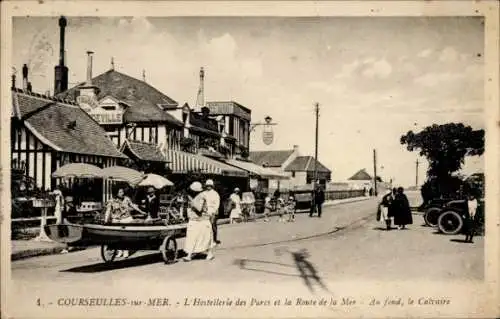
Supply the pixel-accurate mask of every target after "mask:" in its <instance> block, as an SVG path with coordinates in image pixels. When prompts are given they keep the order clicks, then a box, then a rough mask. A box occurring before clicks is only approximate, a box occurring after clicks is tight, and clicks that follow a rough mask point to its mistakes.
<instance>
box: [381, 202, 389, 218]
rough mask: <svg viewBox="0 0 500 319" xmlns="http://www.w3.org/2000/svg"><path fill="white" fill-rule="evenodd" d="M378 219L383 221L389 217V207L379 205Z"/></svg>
mask: <svg viewBox="0 0 500 319" xmlns="http://www.w3.org/2000/svg"><path fill="white" fill-rule="evenodd" d="M380 212H381V214H380V221H381V222H385V220H386V219H389V208H388V207H385V206H381V207H380Z"/></svg>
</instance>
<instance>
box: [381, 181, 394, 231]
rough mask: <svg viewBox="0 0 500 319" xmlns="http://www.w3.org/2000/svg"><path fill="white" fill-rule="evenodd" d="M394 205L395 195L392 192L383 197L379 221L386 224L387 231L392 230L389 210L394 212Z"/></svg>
mask: <svg viewBox="0 0 500 319" xmlns="http://www.w3.org/2000/svg"><path fill="white" fill-rule="evenodd" d="M393 203H394V194H393V192H392V191H390V192H389V193H388V194H386V195H384V197H382V202H381V203H380V219H379V221H381V222H385V227H386V229H387V230H390V229H391V217H390V216H389V210H391V211H392V209H393V208H392V205H393Z"/></svg>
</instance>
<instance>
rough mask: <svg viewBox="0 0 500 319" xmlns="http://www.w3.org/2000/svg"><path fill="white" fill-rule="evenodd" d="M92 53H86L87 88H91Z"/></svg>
mask: <svg viewBox="0 0 500 319" xmlns="http://www.w3.org/2000/svg"><path fill="white" fill-rule="evenodd" d="M93 54H94V52H92V51H87V83H86V85H87V86H92V55H93Z"/></svg>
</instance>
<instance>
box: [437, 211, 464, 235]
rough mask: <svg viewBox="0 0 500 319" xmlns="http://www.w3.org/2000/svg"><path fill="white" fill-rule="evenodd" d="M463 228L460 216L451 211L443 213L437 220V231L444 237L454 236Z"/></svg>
mask: <svg viewBox="0 0 500 319" xmlns="http://www.w3.org/2000/svg"><path fill="white" fill-rule="evenodd" d="M463 226H464V220H463V218H462V216H461V215H460V214H459V213H458V212H456V211H453V210H448V211H445V212H443V213H442V214H441V216H439V218H438V227H439V231H440V232H442V233H443V234H446V235H456V234H458V233H459V232H460V231H461V230H462V227H463Z"/></svg>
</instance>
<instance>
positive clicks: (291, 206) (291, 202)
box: [286, 196, 295, 222]
mask: <svg viewBox="0 0 500 319" xmlns="http://www.w3.org/2000/svg"><path fill="white" fill-rule="evenodd" d="M286 210H287V214H288V221H289V222H294V221H295V197H293V196H290V197H289V198H288V203H287V206H286Z"/></svg>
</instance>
